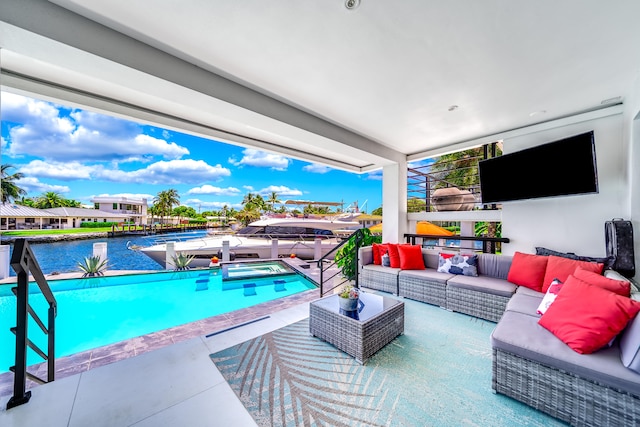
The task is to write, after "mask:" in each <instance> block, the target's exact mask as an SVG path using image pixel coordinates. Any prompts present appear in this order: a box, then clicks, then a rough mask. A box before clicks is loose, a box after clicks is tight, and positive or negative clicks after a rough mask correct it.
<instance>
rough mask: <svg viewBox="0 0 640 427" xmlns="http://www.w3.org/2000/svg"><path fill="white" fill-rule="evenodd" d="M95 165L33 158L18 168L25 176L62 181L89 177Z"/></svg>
mask: <svg viewBox="0 0 640 427" xmlns="http://www.w3.org/2000/svg"><path fill="white" fill-rule="evenodd" d="M96 169H97V168H96V167H95V166H86V165H83V164H81V163H78V162H69V163H57V162H43V161H42V160H33V161H31V162H29V163H27V164H26V165H24V166H22V167H21V168H20V172H22V173H23V174H25V175H26V176H34V177H39V178H55V179H60V180H63V181H71V180H75V179H91V175H92V174H93V173H95V172H94V171H95V170H96Z"/></svg>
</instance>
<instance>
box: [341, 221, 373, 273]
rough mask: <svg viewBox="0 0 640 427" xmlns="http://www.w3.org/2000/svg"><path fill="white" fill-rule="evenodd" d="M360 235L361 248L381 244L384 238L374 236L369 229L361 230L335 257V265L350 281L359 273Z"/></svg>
mask: <svg viewBox="0 0 640 427" xmlns="http://www.w3.org/2000/svg"><path fill="white" fill-rule="evenodd" d="M358 234H360V237H361V238H362V240H361V241H360V247H362V246H371V245H372V244H374V243H381V242H382V236H374V235H373V234H371V231H369V229H368V228H361V229H359V230H358V231H357V232H356V233H353V234H352V235H351V237H349V241H348V242H347V243H345V244H344V245H343V246H342V247H341V248H340V249H338V251H337V252H336V256H335V257H334V261H335V263H336V264H337V265H338V267H340V268H341V269H342V275H343V276H344V277H345V278H347V279H348V280H354V279H355V278H356V274H357V272H358V265H357V263H356V251H357V250H358V248H357V247H356V237H357V236H358Z"/></svg>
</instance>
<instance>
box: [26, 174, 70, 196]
mask: <svg viewBox="0 0 640 427" xmlns="http://www.w3.org/2000/svg"><path fill="white" fill-rule="evenodd" d="M16 184H17V185H18V186H19V187H20V188H22V189H24V190H25V191H27V192H28V193H46V192H48V191H53V192H55V193H68V192H70V191H71V189H70V188H69V187H67V186H66V185H52V184H45V183H44V182H40V181H39V180H38V178H34V177H25V178H22V179H20V180H17V181H16ZM30 196H31V195H30Z"/></svg>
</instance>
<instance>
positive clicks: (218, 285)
mask: <svg viewBox="0 0 640 427" xmlns="http://www.w3.org/2000/svg"><path fill="white" fill-rule="evenodd" d="M49 284H50V286H51V288H52V290H53V292H54V295H55V297H56V300H57V302H58V316H57V318H56V357H62V356H67V355H70V354H74V353H77V352H80V351H84V350H88V349H91V348H95V347H100V346H103V345H107V344H112V343H115V342H118V341H122V340H126V339H129V338H133V337H136V336H140V335H144V334H148V333H151V332H155V331H159V330H162V329H166V328H170V327H173V326H177V325H181V324H184V323H189V322H193V321H196V320H200V319H204V318H207V317H210V316H215V315H217V314H222V313H226V312H230V311H233V310H238V309H240V308H244V307H248V306H252V305H255V304H259V303H262V302H265V301H270V300H273V299H277V298H281V297H284V296H287V295H292V294H295V293H298V292H302V291H305V290H308V289H313V288H315V285H314V284H313V283H311V282H310V281H308V280H307V279H305V278H304V277H303V276H301V275H299V274H297V273H292V274H285V275H275V276H272V277H251V278H248V279H240V280H229V281H224V282H223V280H222V274H221V272H220V269H219V268H214V269H202V270H190V271H185V272H173V271H171V272H157V273H148V274H134V275H125V276H111V277H98V278H86V279H68V280H52V281H49ZM11 286H13V285H0V373H2V372H7V371H8V370H9V366H12V365H13V364H14V357H15V336H14V335H13V334H12V333H11V332H10V331H9V328H10V327H13V326H15V323H16V319H15V316H16V298H15V297H14V296H13V294H12V293H11V289H10V287H11ZM34 289H35V285H34ZM29 298H30V303H31V304H32V305H33V306H34V307H35V310H36V313H38V315H39V316H41V317H42V318H44V319H46V316H47V307H48V306H47V304H46V302H45V301H44V298H43V297H42V295H41V294H40V293H39V292H36V293H32V294H31V295H30V297H29ZM29 337H30V338H31V339H32V340H33V341H34V342H36V344H37V345H38V346H40V347H41V348H45V349H46V337H45V336H44V334H42V333H41V331H40V329H39V328H38V327H37V325H36V324H35V322H33V321H31V320H30V323H29ZM41 361H42V360H41V359H40V358H39V357H38V356H37V355H36V354H35V353H33V352H31V353H30V354H29V355H28V363H29V364H34V363H39V362H41Z"/></svg>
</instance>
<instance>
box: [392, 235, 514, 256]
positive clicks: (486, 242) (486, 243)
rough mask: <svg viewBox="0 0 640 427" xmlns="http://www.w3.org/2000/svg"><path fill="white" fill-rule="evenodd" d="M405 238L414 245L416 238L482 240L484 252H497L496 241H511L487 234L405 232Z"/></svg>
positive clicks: (423, 239)
mask: <svg viewBox="0 0 640 427" xmlns="http://www.w3.org/2000/svg"><path fill="white" fill-rule="evenodd" d="M404 239H405V241H406V242H407V243H411V244H412V245H415V244H416V239H422V242H424V241H425V240H438V241H439V240H441V239H446V240H465V241H473V242H482V252H483V253H491V254H493V253H496V245H495V244H496V243H509V242H510V240H509V239H508V238H507V237H485V236H458V235H456V234H454V235H451V236H442V235H437V234H411V233H405V235H404ZM435 246H436V247H448V246H446V245H435Z"/></svg>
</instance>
